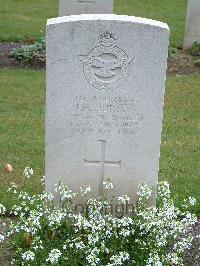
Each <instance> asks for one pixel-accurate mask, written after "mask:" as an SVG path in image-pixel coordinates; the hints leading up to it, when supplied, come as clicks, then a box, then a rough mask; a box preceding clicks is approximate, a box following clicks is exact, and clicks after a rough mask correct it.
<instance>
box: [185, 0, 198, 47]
mask: <svg viewBox="0 0 200 266" xmlns="http://www.w3.org/2000/svg"><path fill="white" fill-rule="evenodd" d="M196 41H197V42H200V1H199V0H188V7H187V16H186V24H185V39H184V46H183V48H184V50H187V49H190V48H191V47H192V44H193V43H194V42H196Z"/></svg>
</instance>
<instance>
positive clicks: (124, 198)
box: [118, 195, 130, 204]
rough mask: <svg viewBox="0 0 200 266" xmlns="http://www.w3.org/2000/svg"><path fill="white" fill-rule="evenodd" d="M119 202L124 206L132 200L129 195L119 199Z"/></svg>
mask: <svg viewBox="0 0 200 266" xmlns="http://www.w3.org/2000/svg"><path fill="white" fill-rule="evenodd" d="M118 200H119V201H121V202H122V203H123V204H126V203H127V202H129V201H130V198H129V197H128V196H127V195H123V196H122V197H118Z"/></svg>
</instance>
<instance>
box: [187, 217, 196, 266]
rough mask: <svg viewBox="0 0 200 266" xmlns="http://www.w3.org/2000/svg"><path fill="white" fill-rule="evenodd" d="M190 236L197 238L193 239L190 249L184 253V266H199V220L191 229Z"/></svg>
mask: <svg viewBox="0 0 200 266" xmlns="http://www.w3.org/2000/svg"><path fill="white" fill-rule="evenodd" d="M192 234H193V236H194V237H195V236H199V237H198V238H197V237H195V238H194V240H193V245H192V248H191V249H190V250H188V251H187V252H186V254H185V259H184V261H185V264H184V266H200V220H198V222H197V223H196V225H195V226H194V227H193V230H192Z"/></svg>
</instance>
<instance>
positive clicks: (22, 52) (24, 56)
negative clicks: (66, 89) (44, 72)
mask: <svg viewBox="0 0 200 266" xmlns="http://www.w3.org/2000/svg"><path fill="white" fill-rule="evenodd" d="M45 53H46V43H45V39H44V38H41V39H40V40H38V41H37V42H35V43H34V44H31V45H23V46H21V47H19V48H14V49H13V50H12V51H11V53H10V57H12V58H14V59H15V60H17V61H26V62H28V63H33V62H34V61H39V62H45Z"/></svg>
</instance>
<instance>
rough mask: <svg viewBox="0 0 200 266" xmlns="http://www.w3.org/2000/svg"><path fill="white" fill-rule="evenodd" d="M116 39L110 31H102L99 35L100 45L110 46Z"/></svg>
mask: <svg viewBox="0 0 200 266" xmlns="http://www.w3.org/2000/svg"><path fill="white" fill-rule="evenodd" d="M116 41H117V38H116V37H115V35H114V34H113V33H110V32H108V31H107V32H104V33H102V34H101V35H100V36H99V43H100V44H101V45H105V46H110V45H113V44H115V43H116Z"/></svg>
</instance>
